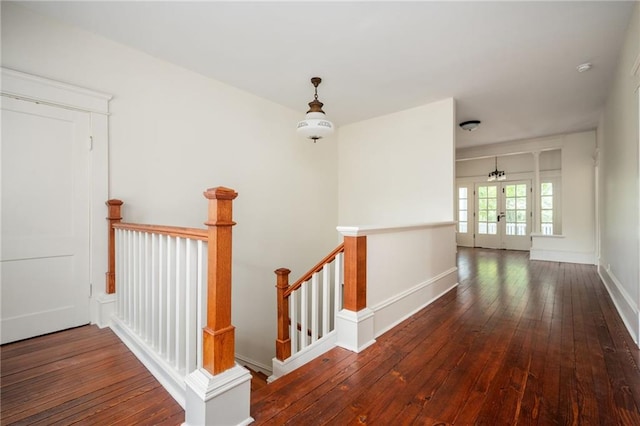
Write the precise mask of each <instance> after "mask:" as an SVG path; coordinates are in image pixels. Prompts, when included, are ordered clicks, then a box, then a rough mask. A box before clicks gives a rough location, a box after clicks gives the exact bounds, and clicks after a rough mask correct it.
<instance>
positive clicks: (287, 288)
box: [275, 243, 344, 361]
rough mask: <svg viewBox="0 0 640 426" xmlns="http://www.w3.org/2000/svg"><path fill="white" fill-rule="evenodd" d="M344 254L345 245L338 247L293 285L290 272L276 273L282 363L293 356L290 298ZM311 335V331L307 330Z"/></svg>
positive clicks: (277, 341) (277, 347) (298, 326)
mask: <svg viewBox="0 0 640 426" xmlns="http://www.w3.org/2000/svg"><path fill="white" fill-rule="evenodd" d="M342 252H344V243H343V244H340V245H339V246H338V247H336V248H335V249H334V250H333V251H332V252H331V253H329V254H328V255H326V256H325V257H324V259H322V260H321V261H320V262H318V263H317V264H316V265H315V266H314V267H313V268H311V269H310V270H309V272H307V273H306V274H304V275H303V276H302V277H301V278H300V279H299V280H298V281H296V282H295V283H294V284H293V285H289V273H291V271H290V270H288V269H286V268H280V269H277V270H276V271H275V273H276V276H277V281H276V289H277V290H278V294H277V299H278V301H277V304H278V332H277V337H276V358H277V359H279V360H280V361H284V360H285V359H287V358H289V357H290V356H291V336H290V334H289V326H290V325H291V319H290V318H289V296H291V294H292V293H293V292H294V291H296V290H297V289H299V288H300V287H301V286H302V284H304V283H305V282H306V281H308V280H310V279H311V277H312V276H313V274H315V273H317V272H320V271H322V269H323V268H324V266H325V265H326V264H328V263H330V262H332V261H333V260H334V259H335V258H336V256H337V255H338V254H340V253H342ZM297 328H298V330H300V331H302V326H301V324H297ZM307 333H310V330H307Z"/></svg>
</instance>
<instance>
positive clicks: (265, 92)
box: [22, 1, 634, 148]
mask: <svg viewBox="0 0 640 426" xmlns="http://www.w3.org/2000/svg"><path fill="white" fill-rule="evenodd" d="M22 5H23V6H25V7H28V8H31V9H33V10H35V11H38V12H40V13H43V14H48V15H52V16H53V17H55V18H58V19H61V20H63V21H66V22H68V23H71V24H73V25H76V26H79V27H82V28H84V29H87V30H89V31H92V32H94V33H97V34H100V35H102V36H104V37H107V38H110V39H113V40H115V41H118V42H121V43H123V44H126V45H129V46H132V47H134V48H136V49H139V50H142V51H144V52H147V53H149V54H151V55H153V56H155V57H158V58H161V59H164V60H167V61H169V62H173V63H175V64H178V65H181V66H183V67H185V68H188V69H191V70H193V71H196V72H199V73H201V74H204V75H206V76H210V77H211V78H214V79H217V80H220V81H223V82H226V83H228V84H230V85H232V86H235V87H238V88H241V89H244V90H246V91H248V92H252V93H254V94H256V95H258V96H261V97H264V98H267V99H270V100H272V101H274V102H277V103H279V104H282V105H285V106H287V107H290V108H293V109H296V110H300V114H301V116H302V115H303V114H304V112H305V111H306V107H307V106H306V104H307V102H309V101H310V100H311V99H312V95H313V87H312V86H311V83H310V82H309V79H310V77H312V76H316V75H317V76H320V77H322V78H323V82H322V84H321V85H320V87H319V90H318V91H319V98H320V100H321V101H323V102H324V103H325V108H324V109H325V112H326V113H327V115H328V117H329V118H330V119H332V120H333V121H334V122H335V123H336V124H337V125H342V124H347V123H352V122H356V121H360V120H364V119H367V118H372V117H376V116H380V115H384V114H388V113H391V112H395V111H399V110H403V109H407V108H411V107H415V106H419V105H422V104H426V103H429V102H432V101H437V100H440V99H443V98H447V97H454V98H455V99H456V100H457V118H458V121H464V120H469V119H478V120H482V125H481V127H480V128H478V130H476V131H474V132H465V131H462V130H458V133H457V146H458V147H459V148H460V147H468V146H474V145H483V144H487V143H495V142H502V141H509V140H517V139H524V138H531V137H539V136H545V135H551V134H558V133H563V132H572V131H579V130H587V129H593V128H595V126H596V125H597V121H598V117H599V114H600V111H601V109H602V107H603V103H604V101H605V96H606V94H607V92H608V88H609V84H610V82H611V80H612V76H613V72H614V68H615V64H616V62H617V57H618V53H619V51H620V48H621V44H622V40H623V37H624V32H625V29H626V26H627V23H628V20H629V16H630V12H631V10H632V8H633V6H634V2H632V1H627V2H622V1H615V2H612V1H605V2H592V1H585V2H583V1H569V2H477V1H476V2H373V1H371V2H363V1H361V2H322V3H320V2H306V1H305V2H268V1H262V2H211V1H209V2H55V1H53V2H25V3H22ZM583 62H591V63H593V69H592V70H591V71H589V72H586V73H578V72H577V71H576V66H577V65H578V64H580V63H583Z"/></svg>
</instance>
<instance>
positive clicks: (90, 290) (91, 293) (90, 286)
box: [89, 284, 93, 298]
mask: <svg viewBox="0 0 640 426" xmlns="http://www.w3.org/2000/svg"><path fill="white" fill-rule="evenodd" d="M91 297H93V284H89V298H91Z"/></svg>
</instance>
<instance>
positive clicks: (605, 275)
mask: <svg viewBox="0 0 640 426" xmlns="http://www.w3.org/2000/svg"><path fill="white" fill-rule="evenodd" d="M598 275H599V276H600V279H601V280H602V282H603V284H604V287H605V288H606V289H607V292H608V293H609V297H611V300H612V301H613V305H614V306H615V307H616V310H617V311H618V314H619V315H620V318H622V322H623V323H624V326H625V327H626V328H627V331H628V332H629V334H630V335H631V338H632V339H633V341H634V342H635V343H636V345H638V343H639V342H640V340H639V337H640V336H639V332H640V312H638V306H637V305H636V304H635V303H634V302H633V299H632V298H631V297H630V296H629V294H628V293H627V291H626V290H625V289H624V287H623V286H622V283H621V282H620V280H618V278H617V277H616V276H615V275H614V274H613V272H611V271H610V270H607V269H606V268H605V267H604V266H603V265H598ZM634 324H635V327H634V326H633V325H634Z"/></svg>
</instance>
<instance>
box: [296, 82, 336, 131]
mask: <svg viewBox="0 0 640 426" xmlns="http://www.w3.org/2000/svg"><path fill="white" fill-rule="evenodd" d="M320 82H322V79H321V78H320V77H313V78H312V79H311V84H313V87H315V94H314V96H313V100H312V101H311V102H309V111H307V115H306V116H305V118H304V120H302V121H299V122H298V133H299V134H301V135H302V136H304V137H305V138H307V139H313V142H314V143H315V142H316V141H317V140H318V139H322V138H324V137H325V136H329V135H330V134H331V133H333V123H332V122H331V121H329V120H327V116H326V115H325V114H324V111H323V110H322V106H323V105H324V104H323V103H322V102H320V101H319V100H318V85H319V84H320Z"/></svg>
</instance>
